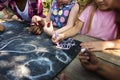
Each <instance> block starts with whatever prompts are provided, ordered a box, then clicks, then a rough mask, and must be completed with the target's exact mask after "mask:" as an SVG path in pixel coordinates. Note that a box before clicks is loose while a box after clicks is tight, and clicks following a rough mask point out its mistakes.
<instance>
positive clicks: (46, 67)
mask: <svg viewBox="0 0 120 80" xmlns="http://www.w3.org/2000/svg"><path fill="white" fill-rule="evenodd" d="M31 63H34V64H37V67H36V66H35V65H31ZM30 66H32V68H31V69H30V68H29V67H30ZM52 66H53V65H52V62H51V61H50V60H49V59H48V58H45V57H41V58H38V59H31V60H29V61H27V62H25V63H24V64H23V65H20V66H17V67H16V68H15V69H14V70H10V71H8V73H7V76H12V77H14V80H19V79H21V78H22V77H26V78H28V79H30V80H36V79H37V78H40V77H42V76H46V75H49V74H50V73H51V72H52V71H54V70H53V67H52ZM34 67H35V68H34ZM36 68H37V69H36ZM35 70H36V71H39V72H37V73H36V71H35ZM43 71H44V72H43ZM33 73H34V74H33ZM35 73H36V74H35Z"/></svg>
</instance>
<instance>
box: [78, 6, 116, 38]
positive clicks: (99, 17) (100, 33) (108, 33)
mask: <svg viewBox="0 0 120 80" xmlns="http://www.w3.org/2000/svg"><path fill="white" fill-rule="evenodd" d="M91 11H92V6H88V7H87V8H86V9H85V10H84V11H83V12H82V13H81V15H80V17H79V19H80V20H81V21H82V22H84V25H83V27H82V30H81V34H85V35H89V36H93V37H96V38H99V39H103V40H114V39H116V35H117V27H116V24H115V13H114V12H113V11H107V12H105V11H100V10H99V9H97V10H96V11H95V13H94V16H93V18H92V23H91V28H90V31H89V32H88V33H87V30H88V26H87V25H88V21H89V18H90V15H91Z"/></svg>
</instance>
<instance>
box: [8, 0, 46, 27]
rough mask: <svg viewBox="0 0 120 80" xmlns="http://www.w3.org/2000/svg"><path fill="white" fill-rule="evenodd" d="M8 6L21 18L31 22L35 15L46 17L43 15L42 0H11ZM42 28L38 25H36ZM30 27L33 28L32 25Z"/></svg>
mask: <svg viewBox="0 0 120 80" xmlns="http://www.w3.org/2000/svg"><path fill="white" fill-rule="evenodd" d="M8 7H10V9H11V10H12V11H13V13H15V14H16V15H17V17H19V18H20V19H21V20H24V21H27V22H29V23H30V22H31V19H32V17H33V16H34V15H38V16H40V17H45V16H44V15H43V4H42V0H22V1H21V0H10V1H9V2H8ZM34 27H37V28H39V29H40V27H38V26H34ZM30 28H33V26H31V27H30Z"/></svg>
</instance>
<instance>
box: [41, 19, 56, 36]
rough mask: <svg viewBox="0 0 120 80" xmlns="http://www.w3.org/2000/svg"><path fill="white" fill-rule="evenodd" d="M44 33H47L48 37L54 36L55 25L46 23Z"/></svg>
mask: <svg viewBox="0 0 120 80" xmlns="http://www.w3.org/2000/svg"><path fill="white" fill-rule="evenodd" d="M43 29H44V32H45V33H47V34H48V35H50V36H52V35H53V34H54V28H53V24H52V21H51V22H50V23H49V22H45V26H44V28H43Z"/></svg>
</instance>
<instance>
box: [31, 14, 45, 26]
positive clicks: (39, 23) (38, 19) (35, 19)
mask: <svg viewBox="0 0 120 80" xmlns="http://www.w3.org/2000/svg"><path fill="white" fill-rule="evenodd" d="M31 23H34V24H35V25H37V26H40V27H41V26H44V25H45V22H44V19H43V18H41V17H40V16H37V15H35V16H33V17H32V19H31Z"/></svg>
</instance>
